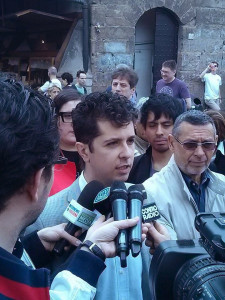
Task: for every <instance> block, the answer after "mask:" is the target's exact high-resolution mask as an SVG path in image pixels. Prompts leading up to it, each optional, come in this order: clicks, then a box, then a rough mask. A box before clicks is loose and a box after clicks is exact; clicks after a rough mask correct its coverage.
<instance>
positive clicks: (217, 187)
mask: <svg viewBox="0 0 225 300" xmlns="http://www.w3.org/2000/svg"><path fill="white" fill-rule="evenodd" d="M168 140H169V147H170V150H171V151H172V152H173V156H172V157H171V159H170V161H169V163H168V165H167V166H166V167H164V168H163V169H162V170H161V171H160V172H158V173H156V174H154V175H153V177H151V178H149V179H148V180H146V181H145V182H144V186H145V188H146V191H147V194H148V200H150V201H152V200H153V201H154V202H156V204H157V206H158V208H159V210H160V213H161V216H162V218H161V219H160V220H161V221H160V222H161V223H163V224H164V225H166V226H169V227H172V228H173V230H174V231H175V232H176V235H177V238H178V239H195V238H199V233H198V232H197V231H196V229H195V226H194V219H195V216H196V214H197V213H198V212H213V211H214V212H218V211H220V212H221V211H225V176H223V175H221V174H217V173H214V172H212V171H210V170H209V169H208V166H209V163H210V160H211V158H212V156H213V154H214V151H215V149H216V146H217V135H216V129H215V125H214V123H213V120H212V119H211V118H210V117H209V116H208V115H206V114H205V113H203V112H200V111H195V110H191V111H188V112H185V113H183V114H182V115H180V116H179V117H178V118H177V119H176V121H175V123H174V127H173V130H172V134H171V135H169V138H168ZM150 246H152V245H150Z"/></svg>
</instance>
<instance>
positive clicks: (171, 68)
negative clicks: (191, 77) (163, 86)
mask: <svg viewBox="0 0 225 300" xmlns="http://www.w3.org/2000/svg"><path fill="white" fill-rule="evenodd" d="M176 70H177V64H176V62H175V60H166V61H164V63H163V64H162V69H161V70H160V72H161V76H162V79H163V80H165V82H167V83H170V82H172V81H173V80H174V78H175V74H176Z"/></svg>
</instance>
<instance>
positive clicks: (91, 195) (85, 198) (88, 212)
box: [53, 180, 104, 255]
mask: <svg viewBox="0 0 225 300" xmlns="http://www.w3.org/2000/svg"><path fill="white" fill-rule="evenodd" d="M103 189H104V185H103V184H102V183H100V182H99V181H96V180H93V181H91V182H89V183H88V184H87V185H86V186H85V188H84V189H83V191H82V192H81V194H80V196H79V198H78V200H77V201H75V200H72V201H71V202H70V203H69V205H68V207H67V208H66V210H65V212H64V214H63V216H64V217H65V218H66V219H67V220H68V221H69V222H68V224H67V225H66V227H65V229H64V230H65V231H66V232H68V233H69V234H70V235H74V234H75V232H76V231H78V230H80V229H85V230H87V229H89V227H90V226H91V225H92V223H93V221H94V220H95V217H96V214H95V213H94V212H93V210H94V205H93V202H94V199H95V197H96V196H97V194H98V193H99V192H100V191H101V190H103ZM67 245H68V242H67V241H66V240H65V239H61V240H59V241H58V242H56V244H55V246H54V249H53V252H54V253H56V254H57V255H62V254H63V251H64V247H65V246H67Z"/></svg>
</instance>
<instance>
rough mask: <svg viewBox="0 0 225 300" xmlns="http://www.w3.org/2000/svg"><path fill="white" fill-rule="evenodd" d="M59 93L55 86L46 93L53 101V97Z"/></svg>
mask: <svg viewBox="0 0 225 300" xmlns="http://www.w3.org/2000/svg"><path fill="white" fill-rule="evenodd" d="M59 92H60V89H59V88H57V87H56V86H54V87H53V88H52V89H51V90H50V91H49V92H48V95H49V97H50V98H51V99H52V100H54V99H55V97H56V96H57V95H58V94H59Z"/></svg>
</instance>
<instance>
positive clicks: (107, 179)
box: [85, 121, 135, 186]
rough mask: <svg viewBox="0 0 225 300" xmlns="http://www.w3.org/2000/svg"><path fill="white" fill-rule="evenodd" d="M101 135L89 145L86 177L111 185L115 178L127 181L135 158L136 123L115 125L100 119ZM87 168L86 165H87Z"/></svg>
mask: <svg viewBox="0 0 225 300" xmlns="http://www.w3.org/2000/svg"><path fill="white" fill-rule="evenodd" d="M98 127H99V131H100V133H101V134H100V135H99V136H98V137H96V138H95V139H94V141H93V143H92V152H91V151H90V149H89V147H88V149H89V150H88V161H89V163H88V168H87V169H86V171H87V172H86V173H85V178H86V179H87V180H89V181H90V180H99V181H100V182H102V183H103V184H104V185H106V186H108V185H111V184H112V182H113V181H114V180H120V181H125V180H127V178H128V175H129V173H130V170H131V167H132V164H133V160H134V138H135V133H134V124H133V122H131V123H129V124H128V125H126V126H123V127H115V126H113V124H112V123H111V122H109V121H98ZM85 168H86V165H85Z"/></svg>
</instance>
